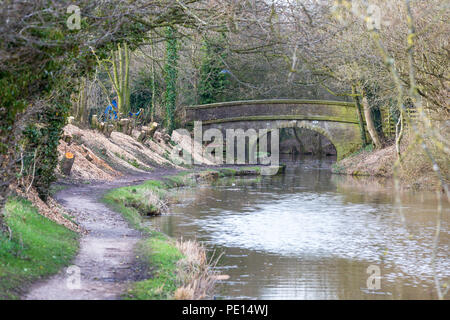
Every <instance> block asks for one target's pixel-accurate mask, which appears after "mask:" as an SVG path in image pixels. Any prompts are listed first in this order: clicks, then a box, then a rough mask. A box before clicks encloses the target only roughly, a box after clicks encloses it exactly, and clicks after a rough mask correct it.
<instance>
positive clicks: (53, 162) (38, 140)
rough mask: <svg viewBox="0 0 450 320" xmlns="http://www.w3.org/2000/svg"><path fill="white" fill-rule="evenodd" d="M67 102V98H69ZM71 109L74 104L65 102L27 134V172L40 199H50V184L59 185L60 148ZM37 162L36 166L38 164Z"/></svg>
mask: <svg viewBox="0 0 450 320" xmlns="http://www.w3.org/2000/svg"><path fill="white" fill-rule="evenodd" d="M66 98H67V97H66ZM69 108H70V102H69V100H68V99H66V101H61V102H60V103H55V104H52V105H50V106H48V107H47V108H45V110H44V112H42V113H40V114H38V115H37V119H36V120H37V122H36V123H33V124H30V125H29V126H28V127H27V128H26V130H25V132H24V138H25V152H24V155H25V156H24V168H25V169H26V171H25V173H26V174H29V175H33V172H34V175H35V177H34V183H33V185H34V186H35V187H36V189H37V191H38V193H39V196H40V197H41V198H42V199H44V200H45V199H46V198H47V196H48V194H49V188H50V184H51V183H52V182H54V181H56V176H55V168H56V166H57V165H58V144H59V138H60V136H61V134H62V131H63V127H64V125H65V123H66V118H67V115H68V111H69ZM35 162H36V163H35Z"/></svg>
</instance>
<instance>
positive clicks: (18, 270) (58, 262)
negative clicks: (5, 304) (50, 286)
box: [0, 198, 78, 299]
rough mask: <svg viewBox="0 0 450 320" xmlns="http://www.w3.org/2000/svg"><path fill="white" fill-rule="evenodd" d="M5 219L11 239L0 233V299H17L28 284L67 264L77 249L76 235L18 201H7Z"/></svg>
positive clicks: (15, 199)
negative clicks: (10, 232)
mask: <svg viewBox="0 0 450 320" xmlns="http://www.w3.org/2000/svg"><path fill="white" fill-rule="evenodd" d="M6 217H7V218H6V221H7V224H8V226H9V227H10V228H11V231H12V235H13V238H12V239H11V240H9V239H8V237H7V235H2V234H0V299H19V298H20V296H19V295H20V294H21V288H22V287H24V286H26V285H28V284H29V282H31V281H34V280H37V279H39V278H41V277H43V276H48V275H51V274H54V273H56V272H58V271H59V269H60V268H61V267H63V266H67V265H68V264H69V263H70V261H71V260H72V259H73V257H74V256H75V254H76V253H77V250H78V235H77V234H76V233H75V232H73V231H70V230H68V229H66V228H65V227H63V226H61V225H58V224H56V223H54V222H53V221H50V220H48V219H47V218H45V217H43V216H41V215H40V214H39V213H38V212H37V210H36V209H35V208H34V207H33V206H32V205H31V203H30V202H28V201H26V200H22V199H19V198H10V199H9V201H8V202H7V204H6Z"/></svg>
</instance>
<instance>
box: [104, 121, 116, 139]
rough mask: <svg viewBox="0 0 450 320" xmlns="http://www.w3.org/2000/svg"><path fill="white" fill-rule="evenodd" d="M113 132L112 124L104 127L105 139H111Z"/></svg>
mask: <svg viewBox="0 0 450 320" xmlns="http://www.w3.org/2000/svg"><path fill="white" fill-rule="evenodd" d="M113 131H114V125H113V124H108V125H107V126H106V127H105V136H106V137H107V138H109V137H111V133H112V132H113Z"/></svg>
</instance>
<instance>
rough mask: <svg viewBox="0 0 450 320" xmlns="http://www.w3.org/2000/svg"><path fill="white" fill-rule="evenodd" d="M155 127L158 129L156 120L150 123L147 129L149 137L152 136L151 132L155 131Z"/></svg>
mask: <svg viewBox="0 0 450 320" xmlns="http://www.w3.org/2000/svg"><path fill="white" fill-rule="evenodd" d="M156 129H158V123H156V122H152V123H150V131H149V133H148V135H149V136H150V137H153V134H154V133H155V131H156Z"/></svg>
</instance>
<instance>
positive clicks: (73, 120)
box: [67, 117, 75, 124]
mask: <svg viewBox="0 0 450 320" xmlns="http://www.w3.org/2000/svg"><path fill="white" fill-rule="evenodd" d="M74 122H75V117H68V118H67V123H68V124H74Z"/></svg>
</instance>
